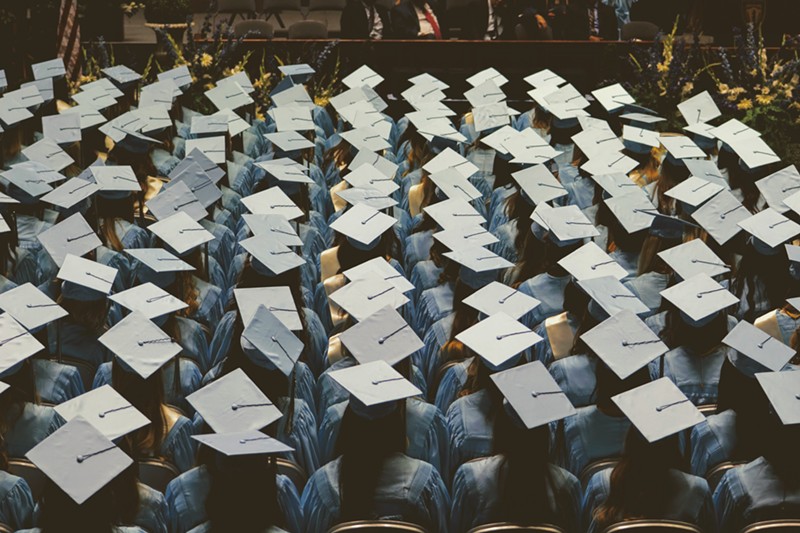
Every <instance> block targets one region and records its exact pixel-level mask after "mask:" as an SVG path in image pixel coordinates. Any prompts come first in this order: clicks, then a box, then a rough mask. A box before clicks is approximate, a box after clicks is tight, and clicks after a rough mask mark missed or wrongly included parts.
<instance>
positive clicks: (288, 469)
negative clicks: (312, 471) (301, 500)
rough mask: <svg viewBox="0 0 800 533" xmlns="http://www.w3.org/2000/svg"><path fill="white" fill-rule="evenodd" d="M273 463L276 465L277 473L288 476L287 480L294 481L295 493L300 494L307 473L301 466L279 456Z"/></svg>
mask: <svg viewBox="0 0 800 533" xmlns="http://www.w3.org/2000/svg"><path fill="white" fill-rule="evenodd" d="M275 463H276V465H277V467H278V474H281V475H284V476H286V477H288V478H289V480H291V482H292V483H294V486H295V487H297V493H298V494H302V493H303V489H304V488H305V486H306V482H307V481H308V474H306V471H305V470H303V467H302V466H300V465H299V464H297V463H294V462H292V461H290V460H288V459H281V458H280V457H279V458H277V459H276V460H275Z"/></svg>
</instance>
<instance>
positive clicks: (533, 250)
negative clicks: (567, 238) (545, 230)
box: [512, 227, 547, 288]
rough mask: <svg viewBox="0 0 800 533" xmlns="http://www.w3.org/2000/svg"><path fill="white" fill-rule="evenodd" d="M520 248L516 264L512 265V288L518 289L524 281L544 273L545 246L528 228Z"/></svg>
mask: <svg viewBox="0 0 800 533" xmlns="http://www.w3.org/2000/svg"><path fill="white" fill-rule="evenodd" d="M524 234H525V238H524V240H523V243H522V248H521V249H520V252H519V254H518V256H517V264H516V265H514V276H515V277H514V280H513V283H512V286H513V287H514V288H518V287H519V286H520V285H522V284H523V283H524V282H525V281H526V280H529V279H531V278H532V277H534V276H537V275H539V274H541V273H542V272H544V271H545V268H544V250H545V247H546V246H547V244H546V243H545V242H543V241H540V240H539V238H538V237H536V235H534V234H533V232H532V231H531V229H530V227H528V228H527V229H526V230H525V232H524Z"/></svg>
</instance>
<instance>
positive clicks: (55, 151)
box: [22, 139, 75, 172]
mask: <svg viewBox="0 0 800 533" xmlns="http://www.w3.org/2000/svg"><path fill="white" fill-rule="evenodd" d="M22 155H24V156H25V157H27V158H28V159H30V160H31V161H38V162H39V163H42V164H44V165H46V166H47V167H48V168H50V169H52V170H55V171H56V172H59V171H61V170H63V169H65V168H66V167H68V166H69V165H71V164H72V163H74V162H75V161H74V160H73V159H72V157H70V155H69V154H68V153H66V152H65V151H64V150H62V149H61V147H60V146H58V144H56V143H55V142H54V141H52V140H50V139H42V140H41V141H38V142H36V143H34V144H32V145H30V146H28V147H27V148H23V149H22Z"/></svg>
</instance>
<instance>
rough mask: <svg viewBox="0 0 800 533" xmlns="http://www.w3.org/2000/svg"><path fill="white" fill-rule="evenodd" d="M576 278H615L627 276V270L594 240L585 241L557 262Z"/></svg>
mask: <svg viewBox="0 0 800 533" xmlns="http://www.w3.org/2000/svg"><path fill="white" fill-rule="evenodd" d="M558 264H559V266H561V268H563V269H564V270H566V271H567V272H569V273H570V275H572V277H574V278H575V279H576V280H586V279H592V278H601V277H605V276H611V277H613V278H615V279H623V278H626V277H628V271H627V270H625V269H624V268H623V267H622V266H621V265H620V264H619V263H617V262H616V261H615V260H614V259H612V258H611V256H610V255H608V254H607V253H605V252H604V251H603V250H601V249H600V247H599V246H598V245H597V244H595V243H594V242H587V243H586V244H584V245H583V246H581V247H580V248H578V249H577V250H575V251H574V252H572V253H570V254H569V255H567V256H565V257H563V258H562V259H561V260H559V262H558Z"/></svg>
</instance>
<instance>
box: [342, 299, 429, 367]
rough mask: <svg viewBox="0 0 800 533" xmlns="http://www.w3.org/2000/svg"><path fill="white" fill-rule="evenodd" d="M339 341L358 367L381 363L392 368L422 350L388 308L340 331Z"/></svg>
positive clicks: (408, 327) (397, 316)
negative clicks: (383, 362)
mask: <svg viewBox="0 0 800 533" xmlns="http://www.w3.org/2000/svg"><path fill="white" fill-rule="evenodd" d="M339 340H340V341H341V342H342V344H344V346H345V347H346V348H347V349H348V351H350V353H351V354H352V355H353V357H355V359H356V360H357V361H358V362H359V363H360V364H365V363H369V362H371V361H385V362H386V363H388V364H390V365H395V364H397V363H399V362H400V361H402V360H403V359H405V358H406V357H408V356H409V355H411V354H412V353H414V352H416V351H417V350H419V349H421V348H423V347H424V346H425V345H424V343H423V342H422V341H421V340H420V338H419V337H418V336H417V334H416V333H414V330H413V329H412V328H411V326H410V325H409V324H408V323H407V322H406V321H405V319H404V318H403V317H402V316H401V315H400V313H398V312H397V311H395V310H394V308H393V307H391V306H386V307H383V308H381V309H379V310H377V311H376V312H374V313H372V314H371V315H370V316H368V317H367V318H366V319H364V320H363V321H361V322H359V323H358V324H355V325H354V326H352V327H350V328H348V329H347V330H345V331H343V332H342V333H341V334H340V335H339Z"/></svg>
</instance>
